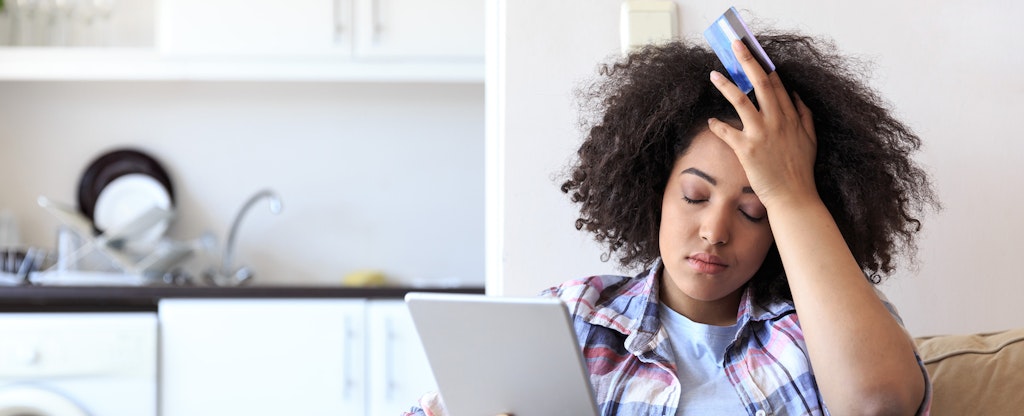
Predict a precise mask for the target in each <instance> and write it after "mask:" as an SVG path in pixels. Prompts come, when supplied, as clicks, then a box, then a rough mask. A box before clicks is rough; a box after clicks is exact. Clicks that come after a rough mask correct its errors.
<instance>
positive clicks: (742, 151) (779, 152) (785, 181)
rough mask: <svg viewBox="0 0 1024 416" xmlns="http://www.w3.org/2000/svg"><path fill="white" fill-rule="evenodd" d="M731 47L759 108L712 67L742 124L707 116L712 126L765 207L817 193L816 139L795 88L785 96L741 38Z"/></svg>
mask: <svg viewBox="0 0 1024 416" xmlns="http://www.w3.org/2000/svg"><path fill="white" fill-rule="evenodd" d="M732 49H733V52H735V53H736V57H737V59H738V60H739V62H740V64H741V65H742V66H743V71H744V72H746V74H747V77H748V78H749V79H750V82H751V84H752V85H753V86H754V94H755V96H756V97H757V102H758V105H759V106H760V111H759V109H758V108H757V107H755V106H754V103H753V102H751V100H750V98H749V97H747V95H746V94H744V93H743V92H742V91H740V89H739V88H737V87H736V85H735V84H733V83H732V82H730V81H729V80H728V79H727V78H726V77H725V76H724V75H722V74H721V73H719V72H717V71H712V72H711V82H712V83H714V84H715V87H716V88H718V91H720V92H721V93H722V95H724V96H725V98H726V99H727V100H729V102H730V103H732V105H733V107H734V108H735V109H736V111H737V113H738V114H739V116H740V121H741V122H742V123H743V130H739V129H737V128H735V127H733V126H732V125H730V124H728V123H726V122H723V121H721V120H718V119H709V120H708V126H709V128H710V130H711V132H713V133H714V134H715V135H717V136H718V137H720V138H721V139H722V140H724V141H725V142H726V143H727V144H729V147H731V148H732V150H733V151H734V152H736V156H737V157H738V158H739V160H740V163H741V164H742V165H743V169H744V170H745V171H746V174H747V179H748V180H749V181H750V186H751V188H753V190H754V193H755V194H757V196H758V197H759V198H760V199H761V203H763V204H765V207H766V208H768V209H769V211H770V210H771V207H772V205H775V204H776V203H777V202H778V203H784V202H782V201H793V200H794V199H795V200H800V199H801V198H806V197H813V198H818V196H817V190H816V188H815V185H814V157H815V153H816V152H817V139H816V137H815V136H814V120H813V117H812V115H811V110H810V109H808V108H807V106H806V105H804V103H803V101H801V100H800V97H798V96H796V95H795V94H794V96H793V98H792V99H790V97H789V93H788V92H787V91H786V88H785V87H784V86H783V85H782V80H780V79H779V75H778V74H777V73H775V72H772V73H771V74H766V73H765V72H764V69H762V68H761V65H760V64H759V63H758V62H757V60H756V59H754V56H753V55H752V54H751V53H750V51H749V50H747V47H746V46H745V45H744V44H743V42H740V41H738V40H735V41H733V43H732Z"/></svg>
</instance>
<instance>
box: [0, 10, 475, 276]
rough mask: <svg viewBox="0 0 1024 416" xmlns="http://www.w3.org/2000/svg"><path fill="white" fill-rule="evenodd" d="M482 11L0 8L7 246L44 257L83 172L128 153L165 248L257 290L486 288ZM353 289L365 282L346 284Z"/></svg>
mask: <svg viewBox="0 0 1024 416" xmlns="http://www.w3.org/2000/svg"><path fill="white" fill-rule="evenodd" d="M483 13H484V5H483V2H479V1H465V0H444V1H432V2H429V4H427V2H419V1H411V0H410V1H389V2H381V3H377V2H368V1H364V0H353V1H333V2H332V1H296V2H271V1H256V2H246V1H218V2H206V1H196V0H180V1H174V2H170V1H164V2H157V1H156V0H116V1H115V0H4V11H3V12H2V13H0V43H2V46H0V149H2V151H0V178H2V179H0V213H2V214H3V215H2V216H0V218H3V219H4V223H5V224H8V225H7V226H5V229H6V230H8V231H7V232H6V234H7V235H9V236H12V237H7V238H6V239H7V240H8V241H6V243H5V244H7V245H13V246H17V247H37V248H43V249H47V250H51V251H53V250H55V249H56V245H57V236H58V228H59V227H60V226H61V225H62V222H61V221H60V220H58V218H57V217H55V216H54V215H51V213H49V212H47V211H46V210H44V209H43V208H41V207H40V205H39V204H38V203H37V198H38V197H39V196H41V195H42V196H46V197H47V198H49V199H50V200H53V201H57V202H60V203H65V204H70V205H73V206H77V203H76V202H77V193H78V187H79V182H80V180H81V177H82V174H83V172H84V171H85V170H86V168H87V167H88V166H89V164H90V163H91V162H93V161H94V160H95V159H96V158H97V157H99V156H101V155H102V154H104V153H106V152H109V151H112V150H116V149H122V148H131V149H135V150H139V151H142V152H144V153H146V154H148V155H150V156H152V157H153V158H155V159H157V160H158V161H159V162H160V164H161V165H162V166H163V167H164V168H165V169H166V170H167V172H168V174H169V176H170V178H171V181H172V183H173V188H174V198H175V206H174V210H173V211H174V214H175V217H174V219H173V222H172V223H171V226H170V227H169V229H168V232H167V234H166V238H168V239H171V240H173V241H178V242H196V241H198V240H199V239H200V238H201V237H203V236H204V235H205V236H213V237H214V240H215V241H214V242H215V243H216V245H215V246H212V247H211V246H210V244H209V243H210V241H209V239H207V241H206V243H207V245H206V246H205V247H206V249H207V250H208V251H209V253H205V254H206V255H205V256H204V255H202V254H204V253H201V252H200V251H201V250H200V249H201V248H202V246H199V245H196V247H197V250H196V255H194V256H192V257H190V258H187V259H186V260H184V261H183V262H181V264H180V266H181V267H180V269H183V270H184V271H185V272H187V273H188V274H189V275H191V276H192V277H194V278H198V275H199V274H201V272H202V270H203V269H204V268H207V267H209V266H210V265H211V264H215V263H216V262H217V261H218V260H217V258H216V255H217V253H221V252H222V251H223V249H224V245H225V240H226V238H227V234H228V231H229V227H230V225H231V223H232V221H233V220H235V218H236V216H238V215H239V210H240V209H241V207H242V204H243V203H245V202H246V200H247V199H248V198H250V197H251V196H253V195H254V194H255V193H256V192H258V191H260V190H263V189H271V190H273V191H274V192H275V193H276V194H277V195H278V196H279V197H280V199H281V201H282V202H283V209H282V211H281V212H280V214H278V215H273V214H272V213H271V212H270V210H269V209H268V204H267V202H266V201H260V202H258V203H256V204H255V205H253V206H252V207H251V209H250V210H249V211H248V212H247V213H245V214H244V217H243V218H242V219H241V221H240V223H239V227H238V230H237V234H238V235H237V246H236V247H235V253H234V263H235V265H236V266H241V265H245V266H247V267H249V268H250V269H251V270H253V271H254V273H255V277H254V279H253V282H255V283H257V284H288V285H337V284H340V283H342V281H343V279H344V278H345V276H347V275H352V274H360V273H362V274H363V275H365V274H367V273H370V274H372V275H374V277H375V279H371V280H369V281H366V280H364V281H362V283H367V282H369V283H377V284H379V283H381V279H380V278H381V277H383V278H384V279H385V281H386V283H387V284H393V285H408V286H446V287H447V286H477V287H479V286H482V285H483V282H484V82H483V79H484V65H483V55H484V40H483V39H484V29H483V27H484V23H483ZM356 283H360V281H356Z"/></svg>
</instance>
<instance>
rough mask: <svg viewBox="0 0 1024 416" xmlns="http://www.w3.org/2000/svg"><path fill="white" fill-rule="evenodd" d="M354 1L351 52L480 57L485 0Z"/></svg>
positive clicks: (372, 55) (379, 55) (370, 55)
mask: <svg viewBox="0 0 1024 416" xmlns="http://www.w3.org/2000/svg"><path fill="white" fill-rule="evenodd" d="M355 1H356V10H355V12H356V14H355V16H356V20H355V27H356V36H355V54H356V56H359V57H368V58H456V59H458V58H470V59H481V58H483V55H484V0H430V1H424V0H355Z"/></svg>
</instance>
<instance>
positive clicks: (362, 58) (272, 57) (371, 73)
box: [0, 0, 484, 82]
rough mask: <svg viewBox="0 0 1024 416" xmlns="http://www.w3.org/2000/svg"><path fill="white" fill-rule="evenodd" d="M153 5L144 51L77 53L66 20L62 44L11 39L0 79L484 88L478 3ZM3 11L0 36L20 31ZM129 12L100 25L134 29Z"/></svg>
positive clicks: (190, 1) (175, 1)
mask: <svg viewBox="0 0 1024 416" xmlns="http://www.w3.org/2000/svg"><path fill="white" fill-rule="evenodd" d="M138 1H145V0H137V1H136V2H118V3H115V4H117V5H120V4H136V3H137V2H138ZM153 1H154V3H152V5H151V6H150V7H149V9H148V10H151V16H152V18H151V21H150V22H149V24H150V26H151V27H150V34H149V36H148V38H149V39H148V40H149V42H150V43H151V45H150V46H145V45H144V46H135V45H134V43H132V42H125V40H124V39H120V40H119V41H120V44H122V45H123V44H129V45H133V46H130V47H126V46H119V45H118V43H117V42H108V43H107V44H106V45H102V46H103V47H96V46H98V45H84V46H77V45H76V40H75V39H70V38H67V37H68V36H73V35H74V34H75V33H76V32H74V31H73V29H74V26H73V23H74V22H73V20H72V19H71V18H70V17H69V18H67V19H65V20H66V22H65V23H66V24H67V25H68V28H67V30H64V31H61V32H60V33H61V36H62V38H61V42H59V43H54V44H50V45H39V44H32V43H29V44H27V45H25V44H22V45H19V44H17V42H16V41H17V39H14V38H11V40H10V41H9V42H8V44H9V45H10V44H13V46H6V47H2V48H0V79H72V80H74V79H158V80H167V79H194V80H312V81H380V82H391V81H395V82H402V81H410V82H482V81H483V55H484V40H483V39H484V23H483V22H484V0H431V1H422V0H290V1H286V2H282V1H275V0H160V1H156V0H153ZM136 9H138V6H136ZM142 9H143V10H145V8H142ZM5 13H6V14H7V15H8V19H7V20H6V21H4V20H0V30H3V29H4V27H3V26H5V25H4V23H5V22H6V26H8V27H9V29H11V31H10V32H12V33H13V32H17V31H18V30H22V28H24V27H25V26H26V24H25V23H26V22H25V21H17V20H18V18H19V17H20V16H22V14H19V13H18V12H17V10H9V11H7V12H5ZM36 14H38V12H36ZM134 14H135V17H134V18H131V19H128V18H125V17H122V18H121V19H120V20H114V19H110V22H107V23H108V24H110V25H115V24H119V25H121V26H124V25H129V26H132V27H137V26H139V23H138V22H139V20H145V18H144V17H142V18H140V16H139V13H138V12H135V13H134ZM26 15H27V14H26ZM55 16H73V11H71V12H68V13H66V14H64V15H61V14H60V13H57V14H55ZM37 23H38V22H37ZM54 24H55V23H53V22H51V21H47V22H46V23H43V25H44V28H43V31H44V32H41V33H50V32H53V33H57V30H56V29H54V28H47V27H45V26H46V25H51V26H52V25H54ZM47 31H49V32H47ZM110 31H113V32H115V33H121V32H117V30H116V28H115V29H108V32H110ZM122 32H124V31H122ZM137 32H138V31H135V33H130V34H128V35H127V36H129V37H130V38H131V39H139V38H146V35H139V34H138V33H137ZM83 33H84V32H83ZM55 39H56V38H55ZM135 43H137V42H135ZM79 44H81V43H80V42H79Z"/></svg>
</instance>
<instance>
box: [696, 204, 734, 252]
mask: <svg viewBox="0 0 1024 416" xmlns="http://www.w3.org/2000/svg"><path fill="white" fill-rule="evenodd" d="M729 211H730V210H729V209H725V208H724V207H716V208H712V209H709V210H707V211H705V213H704V216H703V218H701V225H700V238H701V240H704V241H705V242H707V243H708V244H710V245H714V246H718V245H725V244H726V243H728V242H729V237H730V231H731V228H732V223H731V221H732V217H731V216H730V215H729V214H731V212H729Z"/></svg>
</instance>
